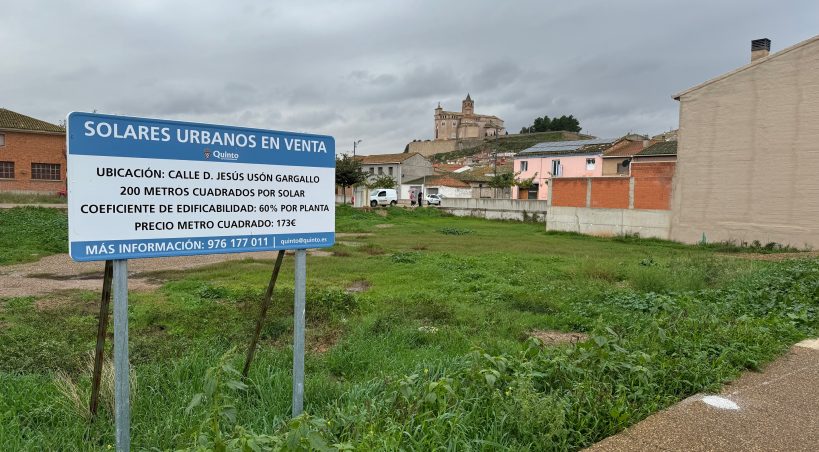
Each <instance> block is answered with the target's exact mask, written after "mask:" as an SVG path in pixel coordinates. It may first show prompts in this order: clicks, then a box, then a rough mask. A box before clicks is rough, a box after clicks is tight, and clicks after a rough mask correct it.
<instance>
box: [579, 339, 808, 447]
mask: <svg viewBox="0 0 819 452" xmlns="http://www.w3.org/2000/svg"><path fill="white" fill-rule="evenodd" d="M706 396H708V395H707V394H697V395H695V396H692V397H689V398H688V399H685V400H683V401H682V402H680V403H678V404H676V405H674V406H672V407H671V408H669V409H667V410H664V411H661V412H659V413H656V414H654V415H652V416H649V417H648V418H646V419H645V420H643V421H642V422H639V423H638V424H636V425H634V426H632V427H631V428H629V429H627V430H625V431H623V432H621V433H619V434H617V435H614V436H612V437H609V438H607V439H605V440H603V441H601V442H599V443H597V444H595V445H593V446H592V447H590V448H588V449H586V450H587V451H594V452H603V451H635V450H644V451H649V450H651V451H654V450H670V451H757V450H758V451H763V450H764V451H816V450H819V339H813V340H806V341H802V342H800V343H799V344H796V345H795V346H794V347H793V348H791V350H790V351H789V352H788V353H787V354H785V355H784V356H782V357H781V358H779V359H778V360H776V361H774V362H773V363H771V364H770V365H768V366H767V367H766V368H765V369H764V371H763V372H761V373H758V372H745V373H744V374H743V375H742V376H741V377H740V378H739V379H738V380H737V381H735V382H733V383H731V384H729V385H727V386H726V387H725V388H724V389H723V391H722V392H721V393H720V394H719V397H718V398H711V397H709V398H707V399H705V400H706V401H708V402H711V405H709V404H708V403H706V402H705V401H703V397H706ZM732 402H733V403H732ZM713 405H716V406H721V408H720V407H716V406H713Z"/></svg>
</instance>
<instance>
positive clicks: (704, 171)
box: [671, 38, 819, 248]
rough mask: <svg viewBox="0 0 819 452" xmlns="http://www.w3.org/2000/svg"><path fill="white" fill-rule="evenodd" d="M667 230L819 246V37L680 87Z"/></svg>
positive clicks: (680, 236) (687, 237)
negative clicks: (692, 86) (699, 84)
mask: <svg viewBox="0 0 819 452" xmlns="http://www.w3.org/2000/svg"><path fill="white" fill-rule="evenodd" d="M672 209H673V218H672V229H671V237H672V239H674V240H681V241H684V242H697V241H699V240H700V239H701V237H702V235H703V234H705V236H706V238H707V240H708V241H709V242H713V241H721V240H738V241H753V240H759V241H761V242H763V243H766V242H779V243H782V244H790V245H793V246H797V247H802V246H804V245H809V246H812V247H813V248H819V39H817V38H814V39H813V40H812V41H811V42H808V43H806V44H804V45H800V46H795V47H794V48H791V49H790V50H787V51H784V52H782V53H780V54H777V55H772V56H771V57H769V58H768V59H765V60H758V63H756V64H754V65H751V66H749V67H747V68H745V69H743V70H740V71H738V72H735V73H734V74H732V75H730V76H727V77H725V78H722V79H721V80H717V81H716V82H714V83H711V84H707V85H704V86H702V87H701V88H699V89H696V90H693V91H690V92H688V93H684V94H683V95H682V96H681V97H680V130H679V148H678V159H677V169H676V175H675V177H674V192H673V196H672Z"/></svg>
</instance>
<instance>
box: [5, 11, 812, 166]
mask: <svg viewBox="0 0 819 452" xmlns="http://www.w3.org/2000/svg"><path fill="white" fill-rule="evenodd" d="M0 9H1V10H2V11H3V14H2V15H0V39H2V40H3V42H8V43H13V45H8V46H5V47H4V60H3V64H2V65H0V102H3V105H0V106H2V107H5V108H10V109H13V110H16V111H20V112H22V113H25V114H29V115H32V116H36V117H41V118H43V119H46V120H49V121H52V122H57V121H59V120H60V119H63V118H64V117H65V114H66V113H67V112H68V111H71V110H91V109H94V108H97V109H99V110H100V111H107V112H112V113H119V114H132V115H144V116H153V117H163V116H167V117H172V118H175V119H182V120H195V121H205V122H222V123H229V124H240V125H241V124H245V125H248V126H253V127H268V128H275V129H279V130H303V131H309V132H316V133H326V134H331V135H334V136H336V139H337V142H338V143H339V150H346V148H348V147H351V146H348V145H347V144H346V143H352V141H353V140H354V139H363V140H364V142H363V143H362V148H361V149H362V152H368V153H369V152H372V153H383V152H400V151H401V150H403V148H404V145H405V144H406V143H407V142H408V141H411V140H412V139H419V138H420V139H426V138H431V136H432V120H431V118H432V114H433V109H434V108H435V106H436V105H437V102H438V101H441V102H442V104H443V106H444V108H447V109H450V110H457V109H460V102H461V99H463V97H464V96H465V95H466V93H467V92H469V93H471V95H472V97H473V98H474V99H475V102H476V110H477V111H478V112H479V113H488V114H495V115H498V116H500V117H502V118H503V119H504V120H505V121H506V124H507V127H508V129H509V130H510V131H512V132H516V131H517V130H519V129H520V127H522V126H523V125H525V124H529V123H531V121H532V119H533V118H534V117H536V116H542V115H544V114H548V115H550V116H553V115H560V114H574V115H575V116H577V117H579V118H580V120H581V124H582V126H583V128H584V130H585V131H587V132H589V133H592V134H595V135H599V136H612V135H618V134H621V133H625V132H627V131H630V130H631V131H641V132H644V133H655V132H659V131H664V130H667V129H668V128H669V126H675V125H676V123H677V114H678V113H677V112H678V105H677V103H676V102H675V101H673V100H672V99H671V95H672V94H674V93H676V92H678V91H681V90H683V89H685V88H688V87H690V86H693V85H696V84H697V83H700V82H702V81H704V80H707V79H709V78H711V77H714V76H716V75H719V74H721V73H724V72H726V71H728V70H731V69H734V68H736V67H738V66H740V65H742V64H744V63H746V62H747V59H748V51H749V50H748V46H749V41H750V40H751V39H754V38H759V37H766V36H767V37H769V38H771V39H772V40H773V47H774V50H778V49H782V48H784V47H786V46H789V45H791V44H794V43H796V42H799V41H801V40H803V39H807V38H809V37H811V36H812V35H814V34H815V24H814V23H813V18H815V17H817V16H819V4H817V3H816V2H814V1H811V0H795V1H793V2H787V3H783V4H777V5H776V6H775V7H774V5H773V4H771V3H770V2H766V1H763V0H747V1H740V0H728V1H724V2H714V1H711V0H693V1H691V2H686V3H685V5H684V7H682V6H681V5H680V4H679V3H678V2H671V1H664V0H662V1H655V2H641V1H637V0H623V1H621V2H609V1H605V0H590V1H586V2H563V3H560V4H554V2H542V1H538V0H522V1H519V2H500V3H499V2H471V3H469V7H465V4H464V3H462V2H440V1H434V0H422V1H415V2H409V1H405V2H400V1H399V2H383V1H376V0H351V1H345V2H337V1H332V0H320V1H316V2H296V1H283V2H257V1H252V0H240V1H236V2H232V3H230V4H224V5H217V4H210V3H209V4H207V7H204V6H203V5H202V4H201V3H200V2H196V1H194V0H182V1H180V2H159V1H145V2H124V3H123V2H116V3H110V2H103V1H102V0H94V1H91V2H73V3H72V2H54V3H52V4H49V7H48V8H36V7H32V6H31V4H30V2H19V1H12V0H0ZM342 144H343V147H342Z"/></svg>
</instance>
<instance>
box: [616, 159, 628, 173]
mask: <svg viewBox="0 0 819 452" xmlns="http://www.w3.org/2000/svg"><path fill="white" fill-rule="evenodd" d="M630 163H631V160H630V159H625V160H623V161H622V162H618V163H617V174H625V175H628V167H629V164H630Z"/></svg>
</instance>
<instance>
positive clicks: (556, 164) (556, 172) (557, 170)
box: [552, 160, 563, 177]
mask: <svg viewBox="0 0 819 452" xmlns="http://www.w3.org/2000/svg"><path fill="white" fill-rule="evenodd" d="M562 175H563V166H561V165H560V160H552V177H558V176H562Z"/></svg>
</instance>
